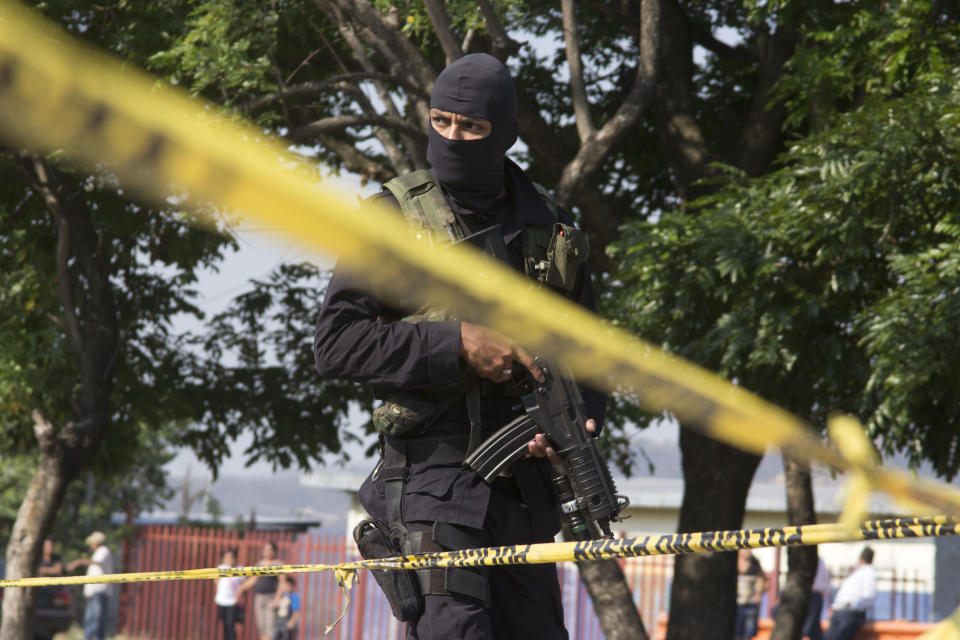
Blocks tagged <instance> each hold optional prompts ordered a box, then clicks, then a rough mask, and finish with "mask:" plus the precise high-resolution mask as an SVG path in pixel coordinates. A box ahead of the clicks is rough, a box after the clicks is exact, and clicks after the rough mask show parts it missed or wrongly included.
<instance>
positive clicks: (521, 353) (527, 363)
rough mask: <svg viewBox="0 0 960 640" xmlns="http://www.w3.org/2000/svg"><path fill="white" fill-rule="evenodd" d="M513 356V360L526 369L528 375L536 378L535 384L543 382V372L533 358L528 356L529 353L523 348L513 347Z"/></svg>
mask: <svg viewBox="0 0 960 640" xmlns="http://www.w3.org/2000/svg"><path fill="white" fill-rule="evenodd" d="M513 355H514V358H516V359H517V360H518V361H519V362H520V364H522V365H523V366H524V367H526V368H527V370H528V371H529V372H530V375H532V376H533V377H534V378H536V380H537V382H543V381H544V379H545V378H544V376H543V371H541V369H540V365H538V364H537V361H536V360H534V359H533V356H532V355H530V352H529V351H527V350H526V349H524V348H523V347H520V346H515V347H514V348H513Z"/></svg>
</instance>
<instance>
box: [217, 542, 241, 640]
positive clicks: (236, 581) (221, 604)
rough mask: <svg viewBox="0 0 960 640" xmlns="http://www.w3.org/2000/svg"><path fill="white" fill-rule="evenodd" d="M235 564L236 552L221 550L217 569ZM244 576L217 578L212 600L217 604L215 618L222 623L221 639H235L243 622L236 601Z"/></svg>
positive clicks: (229, 567)
mask: <svg viewBox="0 0 960 640" xmlns="http://www.w3.org/2000/svg"><path fill="white" fill-rule="evenodd" d="M236 564H237V552H236V551H235V550H233V549H227V550H226V551H224V552H223V557H222V559H221V560H220V565H219V566H218V567H217V568H218V569H232V568H233V567H235V566H236ZM244 580H245V578H243V577H240V576H238V577H235V578H217V595H216V596H215V597H214V599H213V601H214V602H215V603H216V605H217V619H218V620H220V622H222V623H223V640H237V637H238V636H239V635H240V625H242V624H243V607H242V606H241V605H240V604H239V603H238V601H237V600H238V597H239V595H240V585H242V584H243V582H244Z"/></svg>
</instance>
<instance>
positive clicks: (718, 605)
mask: <svg viewBox="0 0 960 640" xmlns="http://www.w3.org/2000/svg"><path fill="white" fill-rule="evenodd" d="M680 450H681V452H682V456H683V457H682V462H683V479H684V482H685V485H686V486H685V489H684V493H683V504H682V506H681V507H680V524H679V527H678V531H680V532H681V533H688V532H694V531H717V530H723V529H739V528H741V526H742V525H743V513H744V509H745V506H746V502H747V492H748V491H749V489H750V482H751V481H752V480H753V474H754V472H755V471H756V470H757V465H759V464H760V457H759V456H755V455H753V454H750V453H746V452H744V451H740V450H739V449H735V448H733V447H730V446H727V445H725V444H722V443H720V442H717V441H715V440H711V439H710V438H707V437H706V436H703V435H701V434H699V433H697V432H695V431H692V430H690V429H687V428H685V427H681V429H680ZM736 582H737V554H736V553H729V552H719V553H717V552H715V553H695V554H690V555H682V556H677V559H676V563H675V565H674V572H673V587H672V588H671V590H670V619H669V622H668V626H667V640H690V639H692V638H696V639H697V640H730V637H731V636H732V635H733V625H734V618H735V615H736V595H737V593H736V592H737V588H736ZM704 585H709V586H710V587H711V589H712V591H711V592H710V593H709V597H704V595H705V594H704V593H703V586H704Z"/></svg>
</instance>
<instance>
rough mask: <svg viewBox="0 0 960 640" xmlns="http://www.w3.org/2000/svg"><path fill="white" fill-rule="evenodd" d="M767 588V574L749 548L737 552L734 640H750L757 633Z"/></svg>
mask: <svg viewBox="0 0 960 640" xmlns="http://www.w3.org/2000/svg"><path fill="white" fill-rule="evenodd" d="M766 590H767V576H766V574H764V573H763V569H762V568H761V567H760V562H759V561H758V560H757V558H756V557H755V556H754V555H753V553H751V552H750V550H749V549H740V551H738V552H737V621H736V626H735V627H734V631H733V637H734V640H750V638H753V637H754V636H755V635H757V620H758V619H759V617H760V602H761V601H762V600H763V592H764V591H766Z"/></svg>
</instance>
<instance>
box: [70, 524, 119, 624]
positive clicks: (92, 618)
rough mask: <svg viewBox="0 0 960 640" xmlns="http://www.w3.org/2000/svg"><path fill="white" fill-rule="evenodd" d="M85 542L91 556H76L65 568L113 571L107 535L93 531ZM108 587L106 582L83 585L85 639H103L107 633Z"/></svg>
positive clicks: (97, 572)
mask: <svg viewBox="0 0 960 640" xmlns="http://www.w3.org/2000/svg"><path fill="white" fill-rule="evenodd" d="M86 542H87V545H88V546H89V547H90V550H91V551H92V552H93V553H92V554H91V556H90V557H89V558H77V559H76V560H74V561H73V562H71V563H70V564H68V565H67V570H68V571H69V572H71V573H73V572H74V571H76V569H77V568H78V567H86V568H87V575H88V576H102V575H105V574H108V573H113V556H112V555H111V553H110V549H109V548H107V544H106V542H107V536H106V535H105V534H104V533H103V532H102V531H94V532H93V533H91V534H90V535H89V536H87V540H86ZM108 588H109V585H106V584H85V585H83V597H84V598H86V606H85V607H84V609H83V636H84V638H85V640H104V638H105V637H106V635H107V604H108V601H109V597H108Z"/></svg>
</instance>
